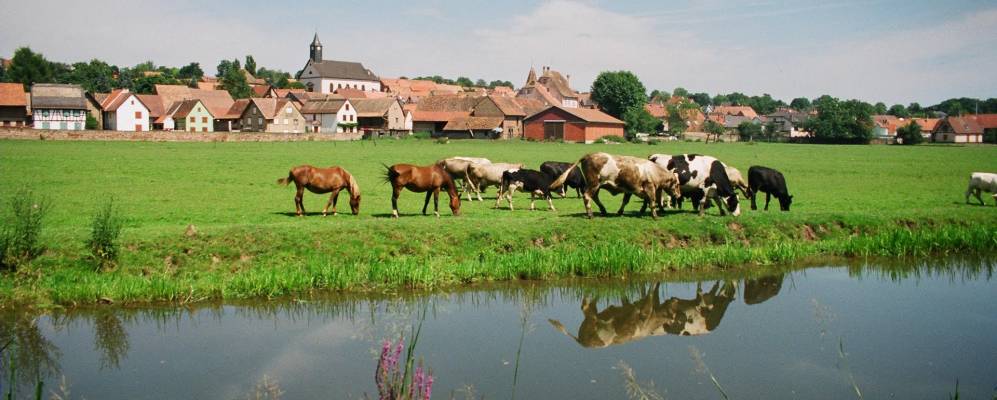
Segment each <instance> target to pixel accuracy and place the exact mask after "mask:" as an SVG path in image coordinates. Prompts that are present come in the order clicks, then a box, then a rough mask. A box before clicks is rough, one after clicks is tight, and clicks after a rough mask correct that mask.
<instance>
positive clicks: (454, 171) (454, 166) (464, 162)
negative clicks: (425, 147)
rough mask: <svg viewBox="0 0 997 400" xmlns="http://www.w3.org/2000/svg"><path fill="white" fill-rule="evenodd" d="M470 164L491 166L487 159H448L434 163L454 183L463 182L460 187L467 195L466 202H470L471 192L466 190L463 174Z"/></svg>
mask: <svg viewBox="0 0 997 400" xmlns="http://www.w3.org/2000/svg"><path fill="white" fill-rule="evenodd" d="M471 163H478V164H491V163H492V162H491V160H489V159H487V158H480V157H450V158H444V159H442V160H439V161H437V162H436V165H439V166H440V168H443V170H444V171H447V173H448V174H450V177H451V178H453V180H454V182H456V181H457V180H458V179H460V180H461V181H463V182H462V186H463V187H464V193H467V201H471V192H469V191H468V190H467V175H465V174H466V172H467V166H468V165H470V164H471Z"/></svg>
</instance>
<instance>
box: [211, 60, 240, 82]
mask: <svg viewBox="0 0 997 400" xmlns="http://www.w3.org/2000/svg"><path fill="white" fill-rule="evenodd" d="M241 68H242V66H240V65H239V60H232V61H229V60H221V61H220V62H219V63H218V73H217V74H215V76H217V77H219V78H221V77H223V76H225V74H226V73H228V71H229V70H232V69H234V70H239V69H241Z"/></svg>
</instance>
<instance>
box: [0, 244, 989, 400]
mask: <svg viewBox="0 0 997 400" xmlns="http://www.w3.org/2000/svg"><path fill="white" fill-rule="evenodd" d="M849 264H850V265H849ZM995 267H997V261H995V260H994V259H992V258H987V259H958V260H945V261H939V260H934V261H916V262H914V261H909V262H906V265H901V266H896V265H891V266H882V265H867V264H864V263H857V262H855V261H851V262H838V263H834V265H829V266H828V265H824V266H813V267H807V268H796V269H786V270H785V271H786V272H783V273H776V274H773V275H768V276H764V275H759V274H758V273H756V272H751V271H741V272H733V273H724V274H713V275H710V276H683V277H677V278H676V277H672V278H668V279H662V280H660V281H658V280H614V281H595V280H571V281H562V282H554V283H536V282H525V283H523V282H520V283H515V284H504V285H489V286H487V287H484V286H476V287H472V288H464V289H459V290H457V291H455V292H446V293H442V292H435V293H424V294H413V293H403V294H380V295H377V296H369V297H365V298H358V297H346V296H324V297H314V296H313V297H308V298H302V299H287V300H281V301H269V302H257V303H242V304H235V303H226V304H207V305H197V306H193V307H190V308H186V307H179V308H178V307H162V308H121V307H99V308H91V309H82V310H80V309H77V310H74V311H72V312H55V313H49V314H45V315H41V316H32V315H26V314H8V315H4V316H3V321H4V326H3V329H4V331H3V335H4V337H3V338H2V339H4V340H3V341H4V342H5V343H6V342H10V341H12V342H13V344H12V345H11V347H9V348H8V349H7V351H5V353H4V364H3V365H4V370H3V373H4V380H3V384H2V385H3V392H4V393H6V391H7V389H8V378H9V374H10V362H11V359H10V358H9V356H10V355H11V354H13V355H14V357H13V361H14V365H15V367H16V370H17V371H18V372H17V373H18V375H17V376H18V381H20V382H21V384H20V385H18V388H19V390H20V391H21V395H23V396H27V394H28V393H29V392H30V391H31V390H32V387H33V385H34V382H35V379H36V377H40V378H41V379H43V380H44V382H45V393H46V396H45V397H46V398H48V397H49V394H50V393H51V392H52V391H55V392H59V390H60V389H59V386H60V385H63V386H64V387H65V389H68V392H69V393H70V398H74V399H77V398H88V399H158V398H176V399H179V398H200V399H208V398H210V399H242V398H248V397H251V396H256V395H257V394H259V393H258V392H257V391H261V392H265V391H266V387H267V386H269V387H270V388H275V387H276V388H279V390H280V391H281V392H282V393H283V396H282V398H286V399H323V398H330V399H331V398H363V397H364V395H365V394H366V395H368V396H370V397H372V398H377V388H376V386H375V382H374V370H375V366H376V364H377V359H378V354H379V352H380V348H381V345H382V341H383V340H385V339H391V340H396V339H397V338H398V337H399V335H401V334H404V335H405V337H406V339H407V340H411V339H412V337H413V335H412V330H413V328H416V327H418V326H420V325H421V330H420V332H419V335H418V342H417V344H416V347H415V354H416V357H417V358H420V359H422V360H423V362H424V364H425V365H426V366H427V367H428V368H430V369H431V370H432V372H431V373H432V375H433V376H434V379H435V382H434V385H433V398H451V396H453V397H454V398H461V399H462V398H469V397H471V396H473V398H482V397H484V398H489V399H496V398H522V399H533V398H565V399H609V398H627V396H628V390H635V389H637V390H653V391H654V392H656V393H658V394H661V395H663V396H664V397H666V398H673V399H679V398H680V399H718V398H723V394H722V393H721V392H723V393H725V394H726V395H727V396H730V397H731V398H767V399H794V398H805V399H842V398H858V397H860V396H859V395H858V394H857V392H860V393H861V396H862V397H864V398H894V397H895V398H905V399H907V398H925V399H945V398H948V396H949V395H950V394H953V393H954V392H955V390H956V380H958V381H959V386H958V390H959V392H960V395H961V396H963V397H965V398H991V396H993V395H994V393H995V389H997V388H995V386H997V368H995V365H997V301H995V300H997V284H994V282H993V280H992V279H991V278H992V276H993V272H994V270H995ZM420 321H421V323H420ZM651 382H653V385H652V383H651ZM472 393H473V394H472Z"/></svg>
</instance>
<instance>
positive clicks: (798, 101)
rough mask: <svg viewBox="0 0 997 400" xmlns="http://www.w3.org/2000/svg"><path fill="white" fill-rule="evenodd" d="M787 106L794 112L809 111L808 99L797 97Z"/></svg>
mask: <svg viewBox="0 0 997 400" xmlns="http://www.w3.org/2000/svg"><path fill="white" fill-rule="evenodd" d="M789 106H790V107H791V108H792V109H794V110H796V111H808V110H810V99H808V98H806V97H797V98H795V99H793V101H791V102H790V103H789Z"/></svg>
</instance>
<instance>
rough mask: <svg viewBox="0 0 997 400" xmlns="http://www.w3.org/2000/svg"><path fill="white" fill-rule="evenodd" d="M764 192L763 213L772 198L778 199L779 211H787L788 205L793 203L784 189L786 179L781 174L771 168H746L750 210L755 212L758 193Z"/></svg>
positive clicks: (757, 166)
mask: <svg viewBox="0 0 997 400" xmlns="http://www.w3.org/2000/svg"><path fill="white" fill-rule="evenodd" d="M759 191H762V192H765V211H768V209H769V201H770V200H772V196H775V198H777V199H779V209H781V210H782V211H789V205H790V204H792V203H793V196H790V195H789V191H788V190H787V189H786V178H784V177H783V176H782V173H781V172H779V171H776V170H774V169H772V168H767V167H762V166H760V165H752V166H751V168H748V197H750V198H751V209H752V210H757V209H758V208H757V207H756V206H755V198H756V197H757V195H758V192H759Z"/></svg>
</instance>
